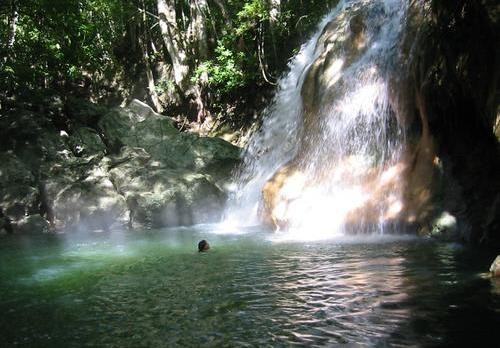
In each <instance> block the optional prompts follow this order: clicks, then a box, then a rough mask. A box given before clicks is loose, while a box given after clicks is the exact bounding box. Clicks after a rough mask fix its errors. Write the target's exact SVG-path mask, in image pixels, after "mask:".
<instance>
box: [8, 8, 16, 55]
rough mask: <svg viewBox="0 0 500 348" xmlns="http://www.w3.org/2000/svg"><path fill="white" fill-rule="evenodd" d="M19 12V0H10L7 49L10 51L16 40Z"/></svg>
mask: <svg viewBox="0 0 500 348" xmlns="http://www.w3.org/2000/svg"><path fill="white" fill-rule="evenodd" d="M18 19H19V14H18V12H17V0H11V1H10V14H9V38H8V40H7V49H8V50H9V51H10V50H11V49H12V47H13V46H14V42H15V41H16V29H17V20H18Z"/></svg>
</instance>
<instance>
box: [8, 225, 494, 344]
mask: <svg viewBox="0 0 500 348" xmlns="http://www.w3.org/2000/svg"><path fill="white" fill-rule="evenodd" d="M214 229H215V230H216V227H214V226H212V227H198V228H191V229H187V228H184V229H176V230H175V229H169V230H160V231H150V232H140V231H139V232H135V233H131V232H128V233H117V232H113V233H111V234H106V235H93V236H85V237H83V236H75V235H69V236H40V237H19V236H3V237H1V238H0V271H1V280H0V294H1V295H0V296H1V297H0V313H1V319H0V327H1V333H2V335H1V340H2V341H1V342H0V343H1V344H0V345H1V346H6V347H9V346H26V347H173V346H214V347H215V346H216V347H219V346H291V345H299V346H331V345H333V344H337V343H353V344H360V345H368V346H392V345H402V346H441V345H459V344H460V345H470V346H472V345H480V344H486V342H488V340H489V341H490V342H494V341H493V340H496V338H497V337H498V335H497V331H498V329H499V328H500V295H499V294H500V284H499V283H498V282H497V283H495V282H492V281H491V280H489V279H484V278H482V277H481V276H480V273H481V272H484V271H485V270H487V268H488V264H489V263H490V262H491V260H492V258H493V256H494V255H493V254H491V253H488V252H487V251H484V250H481V251H478V250H473V249H467V248H464V247H461V246H459V245H456V244H439V243H431V242H428V241H423V240H418V239H411V238H399V239H394V238H382V237H373V238H368V239H341V240H331V241H322V242H280V243H277V242H273V241H271V240H270V239H269V233H268V232H264V231H259V230H258V229H254V230H248V231H245V232H246V233H244V234H240V235H218V234H214V233H213V230H214ZM202 238H205V239H207V240H208V241H209V242H210V244H211V246H212V249H211V250H210V251H209V252H208V253H201V254H200V253H197V252H196V251H195V248H196V244H197V242H198V241H199V240H200V239H202Z"/></svg>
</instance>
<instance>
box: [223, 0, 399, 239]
mask: <svg viewBox="0 0 500 348" xmlns="http://www.w3.org/2000/svg"><path fill="white" fill-rule="evenodd" d="M405 13H406V5H405V3H404V1H402V0H385V1H384V0H344V1H340V2H339V4H338V5H337V7H336V8H335V9H334V10H333V11H332V12H331V13H330V14H329V15H328V16H327V17H325V18H324V19H323V20H322V22H321V24H320V25H319V26H318V30H317V31H316V33H315V34H314V35H313V36H312V38H311V39H310V40H309V41H308V42H307V43H306V44H305V45H304V46H303V47H302V49H301V50H300V52H299V54H298V55H297V56H296V57H295V58H294V59H293V60H292V61H291V63H290V71H289V73H288V74H287V75H286V76H285V77H283V78H282V79H281V81H280V83H279V89H278V91H277V93H276V96H275V99H274V101H273V103H272V104H271V106H270V107H269V108H268V110H267V111H266V113H265V116H264V121H263V124H262V127H261V129H260V131H259V132H258V133H256V134H255V135H254V136H253V138H252V139H251V140H250V142H249V146H248V148H247V151H246V154H245V157H244V165H243V166H242V168H241V171H240V173H239V174H238V175H237V177H236V184H235V187H234V192H233V196H232V198H231V201H230V205H229V209H228V211H227V214H226V218H227V221H232V222H233V223H234V222H235V223H238V224H255V223H257V222H258V216H257V215H258V207H259V205H260V204H262V190H263V188H264V187H265V185H266V182H268V181H269V180H270V179H271V180H272V178H273V175H274V174H275V173H276V172H277V171H279V170H280V168H283V167H284V166H288V169H290V168H291V169H290V170H289V172H287V178H286V180H285V181H284V182H283V183H282V184H280V185H281V186H279V188H278V189H276V190H275V191H276V192H277V193H275V195H274V196H273V201H272V203H273V205H272V211H271V212H270V213H269V214H271V215H272V218H273V221H274V222H275V223H276V224H277V225H278V226H279V227H281V229H284V230H286V231H287V236H288V237H293V238H299V239H301V238H303V237H305V238H307V239H310V238H316V239H319V238H328V237H331V236H333V235H336V234H342V233H344V230H345V227H346V224H347V222H348V220H349V219H351V220H353V219H354V220H357V221H356V225H357V226H358V228H363V223H364V222H366V221H368V220H370V223H369V224H366V226H365V227H367V226H369V227H368V228H371V229H373V227H374V226H376V225H378V226H379V228H377V230H378V231H382V226H383V224H384V223H385V222H386V221H387V220H388V219H390V218H391V215H394V214H397V213H398V211H399V210H401V197H400V196H401V187H400V184H398V183H397V177H398V175H400V174H401V171H402V170H403V169H404V168H403V166H402V165H401V164H400V162H399V160H400V157H401V155H402V151H403V149H404V145H403V144H404V142H403V134H402V133H403V132H402V131H401V130H400V129H399V127H398V126H397V122H396V120H395V116H394V111H393V110H392V109H391V106H390V102H389V81H390V79H391V78H393V77H394V74H396V73H397V70H398V69H397V67H398V66H400V65H401V62H398V46H397V43H398V39H399V37H400V34H401V31H402V28H403V22H404V18H405ZM360 17H362V23H358V24H357V26H358V31H362V35H363V36H362V40H361V39H359V40H358V39H357V38H356V39H353V37H354V36H353V34H352V32H353V30H354V29H353V25H356V22H355V21H356V20H357V18H360ZM353 23H354V24H353ZM360 28H361V29H360ZM325 32H326V34H328V37H327V38H325V37H324V36H325V35H326V34H325ZM349 35H350V36H349ZM349 40H351V41H349ZM346 43H347V44H346ZM353 52H354V53H353ZM327 54H328V56H326V55H327ZM318 61H319V62H320V63H317V62H318ZM325 61H328V63H324V62H325ZM318 64H319V65H320V68H319V69H316V71H315V70H314V69H315V68H316V67H315V65H318ZM317 71H320V73H318V72H317ZM313 74H316V76H313ZM308 75H310V76H309V77H308ZM308 78H309V79H310V80H311V81H313V83H307V82H306V84H304V81H307V79H308ZM318 81H319V82H318ZM318 86H319V87H318ZM314 88H316V90H313V89H314ZM318 88H319V90H318ZM308 94H309V96H308ZM311 95H312V97H311ZM303 98H309V99H308V100H307V101H306V102H305V101H304V100H303ZM306 104H307V105H306ZM318 104H319V105H318ZM311 110H312V111H311ZM305 118H309V119H308V120H305ZM273 194H274V191H273ZM359 209H366V210H370V213H369V214H366V215H363V216H361V215H360V216H359V218H358V219H356V216H354V217H353V214H354V215H356V212H357V211H358V210H359ZM374 212H375V213H374ZM374 214H375V215H376V217H375V218H370V219H369V218H367V216H371V217H373V215H374ZM365 220H366V221H365ZM373 221H375V223H373Z"/></svg>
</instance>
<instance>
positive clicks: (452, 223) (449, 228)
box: [430, 211, 457, 239]
mask: <svg viewBox="0 0 500 348" xmlns="http://www.w3.org/2000/svg"><path fill="white" fill-rule="evenodd" d="M456 233H457V219H456V217H455V216H453V215H451V214H450V213H448V212H446V211H445V212H443V213H442V214H441V215H440V216H439V217H438V218H436V219H435V220H434V221H433V223H432V230H431V233H430V235H431V236H432V237H436V238H440V239H452V238H454V237H456Z"/></svg>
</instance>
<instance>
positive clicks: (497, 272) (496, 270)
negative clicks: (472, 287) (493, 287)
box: [490, 255, 500, 277]
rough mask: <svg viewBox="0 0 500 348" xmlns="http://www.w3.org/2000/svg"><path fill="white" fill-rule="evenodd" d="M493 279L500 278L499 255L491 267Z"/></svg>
mask: <svg viewBox="0 0 500 348" xmlns="http://www.w3.org/2000/svg"><path fill="white" fill-rule="evenodd" d="M490 272H491V276H492V277H500V255H498V256H497V257H496V258H495V260H494V261H493V263H492V264H491V267H490Z"/></svg>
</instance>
